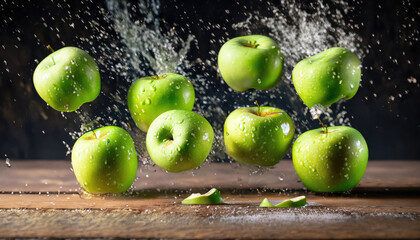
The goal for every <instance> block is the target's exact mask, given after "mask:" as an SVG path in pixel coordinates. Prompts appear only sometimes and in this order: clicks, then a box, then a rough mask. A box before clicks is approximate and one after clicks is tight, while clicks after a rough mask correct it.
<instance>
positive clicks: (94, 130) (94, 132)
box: [92, 129, 98, 139]
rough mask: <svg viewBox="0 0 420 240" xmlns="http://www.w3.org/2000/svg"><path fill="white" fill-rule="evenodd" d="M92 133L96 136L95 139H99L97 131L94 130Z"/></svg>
mask: <svg viewBox="0 0 420 240" xmlns="http://www.w3.org/2000/svg"><path fill="white" fill-rule="evenodd" d="M92 132H93V135H94V136H95V138H96V139H98V135H96V132H95V129H94V130H92Z"/></svg>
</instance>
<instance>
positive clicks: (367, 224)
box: [0, 160, 420, 239]
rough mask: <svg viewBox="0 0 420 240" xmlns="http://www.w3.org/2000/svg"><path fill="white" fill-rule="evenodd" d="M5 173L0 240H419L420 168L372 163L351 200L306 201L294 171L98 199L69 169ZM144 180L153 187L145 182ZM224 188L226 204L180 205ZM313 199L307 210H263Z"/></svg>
mask: <svg viewBox="0 0 420 240" xmlns="http://www.w3.org/2000/svg"><path fill="white" fill-rule="evenodd" d="M12 164H13V165H12V168H10V169H7V168H0V180H1V181H0V191H1V192H2V194H0V237H4V238H32V237H42V238H81V237H86V238H95V237H107V238H114V237H115V238H177V239H197V238H206V239H207V238H213V239H290V238H296V239H331V238H339V239H366V238H370V239H372V238H373V239H378V238H379V239H395V238H399V239H415V238H420V191H419V189H420V175H419V174H418V172H419V170H420V162H418V161H372V162H370V163H369V165H368V168H367V171H366V174H365V176H364V178H363V180H362V182H361V183H360V184H359V186H358V187H357V188H356V189H354V190H353V191H351V192H350V193H344V194H315V193H311V192H306V191H305V190H304V188H303V185H302V184H301V183H300V182H299V181H298V178H297V176H296V174H295V172H294V169H293V165H292V163H291V161H287V160H286V161H282V162H281V163H280V164H279V165H278V166H276V167H274V168H271V169H268V170H267V169H265V170H261V169H258V168H250V167H247V166H243V165H239V164H217V163H213V164H206V165H204V166H203V167H202V168H200V169H198V170H194V171H193V173H194V174H192V173H191V172H188V173H181V174H169V173H166V172H164V171H161V170H159V169H158V168H155V167H151V168H147V169H146V168H141V170H139V173H138V174H139V176H140V178H139V179H138V180H137V181H136V183H135V191H134V192H132V193H129V194H124V195H101V196H97V195H90V194H86V193H83V192H80V191H79V186H78V185H77V182H76V180H75V178H74V175H73V173H72V172H71V170H70V163H69V162H66V161H20V162H18V161H15V162H12ZM146 175H147V176H148V177H146ZM210 187H218V188H219V190H220V191H221V193H222V197H223V199H224V200H225V202H226V204H223V205H198V206H197V205H182V204H180V202H181V200H182V199H183V198H185V197H187V196H188V195H189V193H190V192H191V190H192V189H193V190H199V191H200V192H204V191H206V190H207V189H208V188H210ZM297 195H306V196H307V199H308V205H307V206H305V207H303V208H284V209H283V208H260V207H258V205H259V203H260V202H261V201H262V200H263V199H264V198H265V197H267V198H269V199H270V201H272V202H273V203H277V202H279V201H282V200H284V199H287V198H291V197H294V196H297Z"/></svg>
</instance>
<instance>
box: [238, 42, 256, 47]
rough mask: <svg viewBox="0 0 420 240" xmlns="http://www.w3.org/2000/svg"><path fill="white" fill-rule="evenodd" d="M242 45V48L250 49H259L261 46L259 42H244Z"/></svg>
mask: <svg viewBox="0 0 420 240" xmlns="http://www.w3.org/2000/svg"><path fill="white" fill-rule="evenodd" d="M241 44H242V46H244V47H249V48H257V47H259V46H260V44H258V43H257V41H254V42H243V43H241Z"/></svg>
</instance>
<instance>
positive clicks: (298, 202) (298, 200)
mask: <svg viewBox="0 0 420 240" xmlns="http://www.w3.org/2000/svg"><path fill="white" fill-rule="evenodd" d="M305 205H306V197H305V196H299V197H295V198H292V199H287V200H284V201H283V202H281V203H279V204H277V205H273V204H272V203H270V201H268V199H267V198H264V200H263V201H262V202H261V204H260V207H278V208H289V207H303V206H305Z"/></svg>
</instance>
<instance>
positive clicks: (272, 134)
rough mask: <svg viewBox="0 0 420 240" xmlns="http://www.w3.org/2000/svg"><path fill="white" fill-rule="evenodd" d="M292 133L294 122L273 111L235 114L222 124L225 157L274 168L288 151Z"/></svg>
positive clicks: (248, 110) (251, 110) (247, 109)
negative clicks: (226, 155)
mask: <svg viewBox="0 0 420 240" xmlns="http://www.w3.org/2000/svg"><path fill="white" fill-rule="evenodd" d="M294 133H295V127H294V124H293V120H292V119H291V118H290V116H289V115H288V114H287V113H286V112H284V111H283V110H281V109H278V108H274V107H245V108H238V109H236V110H234V111H233V112H232V113H230V114H229V116H228V117H227V118H226V121H225V124H224V134H223V136H224V141H225V145H226V153H227V154H228V155H229V156H231V157H232V158H233V159H234V160H235V161H238V162H241V163H246V164H252V165H259V166H273V165H275V164H277V163H278V162H279V161H280V160H281V159H282V158H283V157H284V156H285V155H286V152H287V150H288V149H289V148H290V146H291V144H292V140H293V136H294Z"/></svg>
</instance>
